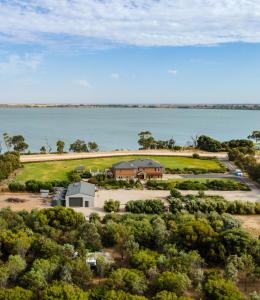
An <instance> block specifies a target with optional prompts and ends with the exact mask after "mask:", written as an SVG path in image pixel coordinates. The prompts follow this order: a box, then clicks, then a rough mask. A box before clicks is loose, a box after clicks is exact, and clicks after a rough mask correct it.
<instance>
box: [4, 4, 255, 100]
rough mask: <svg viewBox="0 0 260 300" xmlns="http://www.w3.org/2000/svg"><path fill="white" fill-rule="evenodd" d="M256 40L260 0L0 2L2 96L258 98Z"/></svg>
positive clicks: (108, 98) (58, 98)
mask: <svg viewBox="0 0 260 300" xmlns="http://www.w3.org/2000/svg"><path fill="white" fill-rule="evenodd" d="M216 2H217V3H216ZM259 42H260V1H259V0H232V1H231V0H222V1H212V0H138V1H137V0H62V1H61V0H41V1H40V0H19V1H17V0H0V90H1V93H0V102H1V103H259V102H260V89H259V85H260V44H259Z"/></svg>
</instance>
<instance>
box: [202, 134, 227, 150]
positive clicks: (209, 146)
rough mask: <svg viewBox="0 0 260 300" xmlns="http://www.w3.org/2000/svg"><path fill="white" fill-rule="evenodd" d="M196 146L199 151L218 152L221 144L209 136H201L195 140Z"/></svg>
mask: <svg viewBox="0 0 260 300" xmlns="http://www.w3.org/2000/svg"><path fill="white" fill-rule="evenodd" d="M197 146H198V148H199V149H200V150H204V151H209V152H218V151H221V149H222V146H221V143H220V142H219V141H217V140H215V139H213V138H211V137H209V136H206V135H201V136H199V137H198V139H197Z"/></svg>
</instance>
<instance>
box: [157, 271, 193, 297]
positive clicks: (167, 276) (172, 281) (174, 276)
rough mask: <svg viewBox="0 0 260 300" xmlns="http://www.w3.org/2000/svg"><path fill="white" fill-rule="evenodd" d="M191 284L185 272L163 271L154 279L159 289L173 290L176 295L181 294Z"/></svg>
mask: <svg viewBox="0 0 260 300" xmlns="http://www.w3.org/2000/svg"><path fill="white" fill-rule="evenodd" d="M190 286H191V281H190V279H189V277H188V276H187V275H186V274H183V273H174V272H168V271H167V272H163V273H162V274H160V275H159V277H158V279H157V281H156V287H157V289H158V290H159V291H163V290H166V291H170V292H175V293H176V294H177V295H181V294H183V293H184V292H185V291H186V290H187V289H188V288H189V287H190Z"/></svg>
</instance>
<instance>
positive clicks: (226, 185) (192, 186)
mask: <svg viewBox="0 0 260 300" xmlns="http://www.w3.org/2000/svg"><path fill="white" fill-rule="evenodd" d="M147 188H148V189H150V190H171V189H173V188H176V189H179V190H200V191H206V190H215V191H250V188H249V187H248V186H247V185H245V184H243V183H240V182H237V181H233V180H221V179H212V180H206V181H205V182H204V181H197V180H184V181H177V180H176V181H174V180H167V181H163V180H162V181H157V180H150V181H148V182H147Z"/></svg>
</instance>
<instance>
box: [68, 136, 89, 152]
mask: <svg viewBox="0 0 260 300" xmlns="http://www.w3.org/2000/svg"><path fill="white" fill-rule="evenodd" d="M70 151H72V152H88V147H87V144H86V143H85V142H84V141H82V140H79V139H78V140H76V141H75V142H74V143H72V144H70Z"/></svg>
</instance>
